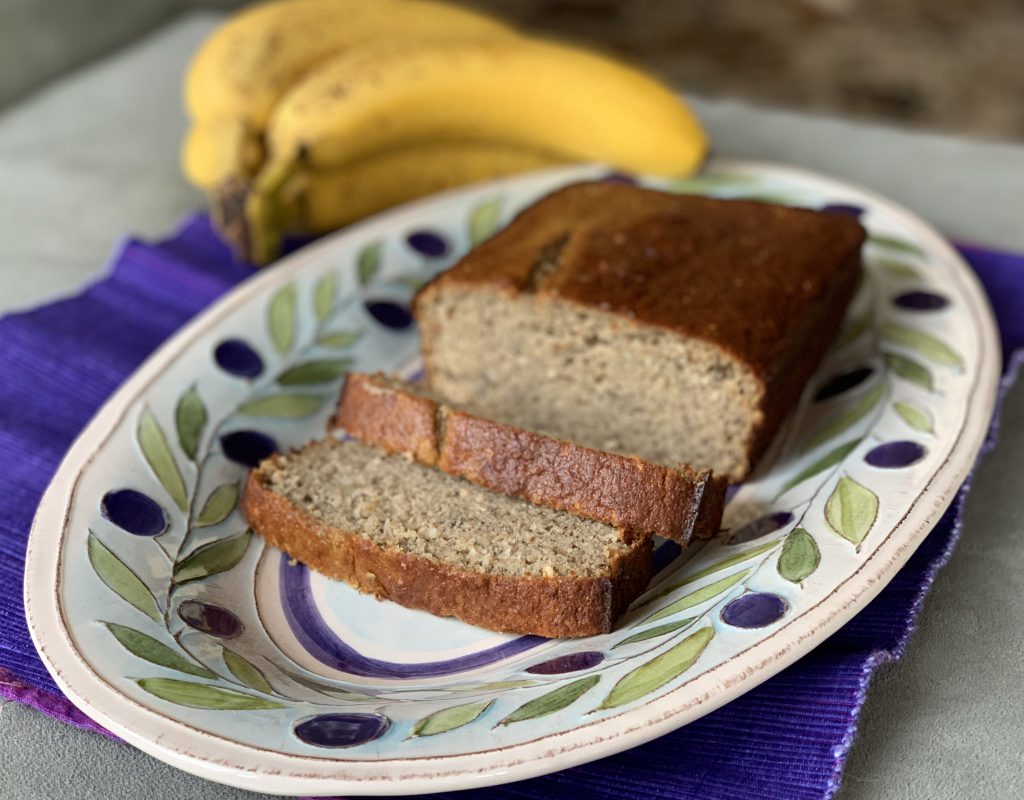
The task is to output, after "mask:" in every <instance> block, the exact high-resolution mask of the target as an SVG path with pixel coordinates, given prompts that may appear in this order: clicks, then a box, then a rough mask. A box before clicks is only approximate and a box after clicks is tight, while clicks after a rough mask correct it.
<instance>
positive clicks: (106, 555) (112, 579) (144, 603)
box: [87, 534, 161, 622]
mask: <svg viewBox="0 0 1024 800" xmlns="http://www.w3.org/2000/svg"><path fill="white" fill-rule="evenodd" d="M87 549H88V552H89V563H90V564H92V568H93V569H94V570H95V571H96V574H97V575H98V576H99V579H100V580H101V581H103V582H104V583H105V584H106V585H107V586H108V587H110V589H111V590H112V591H113V592H115V593H116V594H117V595H119V596H120V597H121V598H122V599H124V600H127V601H128V602H129V603H131V604H132V605H133V606H135V608H137V609H138V610H139V611H141V612H142V613H143V614H145V615H146V616H147V617H149V618H150V619H152V620H156V621H157V622H160V621H161V617H160V608H159V607H158V606H157V604H156V598H155V597H153V593H152V592H151V591H150V590H149V587H147V586H146V584H144V583H143V582H142V581H141V580H140V579H139V576H138V575H136V574H135V573H134V572H132V571H131V569H129V567H128V566H127V565H126V564H125V563H124V562H123V561H121V559H119V558H118V557H117V556H116V555H114V554H113V553H112V552H111V551H110V550H109V549H108V548H107V547H106V546H105V545H104V544H103V542H101V541H100V540H99V539H97V538H96V535H95V534H89V540H88V546H87Z"/></svg>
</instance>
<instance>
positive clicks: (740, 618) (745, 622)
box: [722, 592, 786, 628]
mask: <svg viewBox="0 0 1024 800" xmlns="http://www.w3.org/2000/svg"><path fill="white" fill-rule="evenodd" d="M785 613H786V601H785V600H783V599H782V598H781V597H779V596H778V595H777V594H770V593H769V592H749V593H747V594H744V595H741V596H740V597H737V598H736V599H735V600H730V601H729V602H728V603H726V606H725V608H723V609H722V621H723V622H724V623H725V624H726V625H732V626H733V627H734V628H763V627H765V626H766V625H771V624H772V623H773V622H778V621H779V620H780V619H782V617H783V616H784V615H785Z"/></svg>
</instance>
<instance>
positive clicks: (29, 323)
mask: <svg viewBox="0 0 1024 800" xmlns="http://www.w3.org/2000/svg"><path fill="white" fill-rule="evenodd" d="M961 249H962V251H963V253H964V255H965V256H966V257H967V259H968V260H969V261H970V263H971V264H972V265H973V266H974V269H975V270H976V271H977V273H978V276H979V277H980V278H981V280H982V282H983V283H984V285H985V288H986V290H987V291H988V294H989V297H990V298H991V301H992V305H993V307H994V309H995V312H996V317H997V318H998V321H999V326H1000V332H1001V335H1002V344H1003V354H1004V379H1003V391H1005V390H1006V388H1007V387H1008V386H1009V385H1010V384H1011V383H1012V382H1013V380H1014V378H1015V376H1016V366H1017V359H1016V358H1015V354H1016V351H1017V350H1018V349H1019V348H1021V347H1024V314H1022V313H1021V310H1022V309H1024V257H1021V256H1013V255H1008V254H1001V253H996V252H992V251H988V250H984V249H981V248H977V247H963V248H961ZM250 274H251V273H250V270H249V269H248V268H247V267H245V266H242V265H239V264H236V263H234V262H233V261H232V259H231V257H230V255H229V254H228V252H227V251H226V249H225V248H224V247H223V246H222V245H221V244H220V242H219V241H218V240H217V238H216V237H215V236H214V234H213V232H212V231H211V229H210V225H209V221H208V220H207V219H206V217H203V216H196V217H194V218H191V219H189V220H188V221H187V222H186V223H185V224H184V226H183V227H182V229H181V230H180V231H179V232H178V233H177V234H175V235H174V236H172V237H171V238H169V239H167V240H166V241H161V242H156V243H152V244H149V243H143V242H138V241H128V242H127V243H126V244H125V245H124V246H123V247H122V248H121V250H120V252H118V254H117V256H116V257H115V259H114V263H113V266H112V268H111V270H110V273H109V275H108V276H107V277H105V278H103V279H102V280H100V281H99V282H97V283H96V284H94V285H92V286H90V287H89V288H87V289H86V290H85V291H84V292H82V294H80V295H78V296H77V297H73V298H70V299H68V300H62V301H60V302H56V303H53V304H51V305H48V306H43V307H42V308H38V309H35V310H33V311H28V312H25V313H21V314H14V315H11V316H8V317H5V318H3V319H0V463H2V464H3V465H4V466H3V475H2V478H0V482H2V483H0V697H5V698H9V699H13V700H17V701H20V702H23V703H27V704H30V705H33V706H35V707H37V708H39V709H40V710H42V711H44V712H46V713H48V714H51V715H52V716H55V717H58V718H60V719H63V720H65V721H66V722H69V723H71V724H74V725H78V726H80V727H84V728H89V729H92V730H96V731H99V732H102V733H106V732H105V731H103V729H102V728H101V727H100V726H99V725H97V724H96V723H94V722H92V721H91V720H90V719H89V718H88V717H86V716H85V715H84V714H82V713H81V712H80V711H78V710H77V709H76V708H75V707H74V706H73V705H72V704H71V703H70V702H68V700H67V699H65V698H64V697H63V696H62V695H61V694H60V692H59V691H58V689H57V688H56V686H55V685H54V683H53V681H52V680H51V678H50V676H49V674H48V673H47V672H46V669H45V668H44V667H43V665H42V663H41V662H40V661H39V658H38V657H37V655H36V651H35V649H34V648H33V646H32V642H31V639H30V638H29V635H28V631H27V629H26V627H25V619H24V613H23V609H22V592H21V586H22V570H23V565H24V554H25V544H26V541H27V539H28V531H29V526H30V525H31V522H32V515H33V514H34V513H35V509H36V505H37V504H38V502H39V498H40V496H41V495H42V493H43V490H44V489H45V488H46V486H47V483H48V482H49V480H50V478H51V476H52V475H53V473H54V471H55V470H56V468H57V466H58V464H59V463H60V460H61V458H62V456H63V455H64V453H65V451H66V450H67V448H68V446H69V445H70V444H71V442H72V440H73V439H74V438H75V436H76V435H77V434H78V432H79V431H80V430H81V429H82V427H83V426H84V425H85V424H86V423H87V422H88V421H89V419H90V417H92V415H93V414H94V413H95V412H96V410H97V409H98V408H99V407H100V406H101V405H102V403H103V402H104V401H105V400H106V399H107V397H108V396H109V395H110V394H111V393H112V392H113V391H114V389H116V388H117V386H118V385H119V384H120V383H121V382H122V381H123V380H124V379H125V378H127V377H128V376H129V375H130V374H131V373H132V371H133V370H134V369H135V368H136V367H137V366H138V365H139V364H140V363H142V361H143V360H144V359H145V358H146V356H148V355H149V354H150V352H152V350H153V349H154V348H155V347H156V346H157V345H159V344H160V343H161V342H162V341H163V340H164V339H166V338H167V337H168V336H170V335H171V334H172V333H174V332H175V331H176V330H177V329H178V328H179V327H181V325H183V324H184V323H185V322H187V321H188V320H189V318H191V317H192V316H193V315H194V314H196V313H197V312H199V311H200V310H202V309H203V308H204V307H206V306H207V305H208V304H209V303H210V302H212V301H213V300H214V299H216V298H217V297H218V296H220V295H221V294H223V293H224V292H226V291H228V290H229V289H231V288H232V287H233V286H235V285H236V284H237V283H239V282H240V281H242V280H244V279H245V278H246V277H247V276H249V275H250ZM994 435H995V425H993V430H992V433H990V442H991V440H992V439H993V437H994ZM969 483H970V481H968V484H969ZM966 491H967V486H966V485H965V486H964V488H963V489H962V490H961V491H960V492H959V493H958V495H957V497H956V500H955V501H954V503H953V505H952V506H951V507H950V509H949V510H948V511H947V512H946V514H945V515H944V516H943V518H942V520H941V521H940V522H939V524H938V525H937V526H936V527H935V530H934V531H933V532H932V533H931V534H930V535H929V536H928V538H927V539H926V540H925V542H924V544H923V545H922V546H921V547H920V548H919V549H918V551H917V552H916V553H915V554H914V556H913V557H912V558H911V559H910V561H909V563H908V564H907V565H906V566H905V567H904V568H903V569H902V570H901V571H900V572H899V574H898V575H897V576H896V578H895V579H894V580H893V581H892V583H890V584H889V586H887V587H886V588H885V589H884V590H883V591H882V593H881V594H880V595H879V596H878V598H877V599H876V600H874V602H872V603H871V604H870V605H869V606H868V607H867V608H865V609H864V611H862V612H861V613H860V614H859V615H858V616H857V617H856V618H854V619H853V620H852V621H851V622H850V623H849V624H848V625H846V627H844V628H843V629H842V630H841V631H840V632H839V633H837V634H836V635H835V636H833V637H832V638H831V639H829V640H828V641H827V642H825V643H823V644H822V645H821V646H819V647H818V648H817V649H816V650H815V651H814V652H812V653H811V654H810V655H808V656H806V657H805V658H803V659H802V660H801V661H799V662H798V663H797V664H795V665H793V666H792V667H790V668H789V669H787V670H785V671H784V672H782V673H780V674H779V675H777V676H776V677H774V678H772V679H771V680H769V681H766V682H765V683H764V684H762V685H761V686H760V687H758V688H757V689H754V690H753V691H751V692H749V693H747V694H746V695H744V696H743V697H741V698H739V699H738V700H735V701H734V702H732V703H730V704H729V705H727V706H725V707H723V708H721V709H719V710H718V711H715V712H714V713H712V714H709V715H708V716H706V717H704V718H703V719H701V720H698V721H697V722H694V723H692V724H691V725H688V726H687V727H685V728H682V729H680V730H678V731H676V732H674V733H671V734H669V735H667V736H663V737H662V738H660V739H657V740H655V741H653V742H650V743H648V744H646V745H643V746H642V747H638V748H635V749H633V750H630V751H628V752H625V753H621V754H619V755H617V756H612V757H609V758H606V759H603V760H601V761H597V762H594V763H592V764H587V765H584V766H581V767H576V768H574V769H570V770H566V771H564V772H560V773H556V774H553V775H548V776H545V777H541V778H534V779H532V780H528V781H523V782H521V783H517V784H510V785H507V786H499V787H494V788H491V789H479V790H473V791H467V792H459V793H457V796H458V797H459V798H460V799H465V800H472V799H473V798H492V799H494V800H496V799H497V798H562V797H575V796H579V795H586V796H590V797H597V798H652V797H653V798H673V800H675V799H677V798H751V799H752V800H754V799H755V798H756V800H763V798H775V797H779V798H824V797H830V796H831V795H832V794H833V793H834V792H835V790H836V789H837V788H838V785H839V780H840V777H841V775H842V769H843V764H844V762H845V760H846V756H847V753H848V752H849V749H850V745H851V743H852V741H853V737H854V734H855V731H856V728H857V719H858V714H859V712H860V708H861V705H862V703H863V702H864V697H865V694H866V692H867V689H868V685H869V683H870V681H871V676H872V674H873V673H874V671H875V669H876V668H877V667H878V665H879V664H882V663H884V662H886V661H892V660H894V659H897V658H899V657H900V656H901V655H902V653H903V650H904V648H905V647H906V643H907V639H908V637H909V636H910V633H911V632H912V630H913V627H914V619H915V617H916V615H917V612H918V610H919V609H920V607H921V605H922V603H923V601H924V597H925V595H926V594H927V592H928V589H929V588H930V587H931V585H932V581H933V580H934V578H935V573H936V572H937V570H938V569H939V568H940V567H941V566H942V565H943V564H944V563H945V562H946V560H947V559H948V558H949V555H950V553H951V552H952V549H953V547H954V546H955V544H956V541H957V538H958V536H959V535H960V509H961V506H962V504H963V500H964V496H965V494H966ZM106 735H108V736H109V735H110V734H106ZM449 796H450V797H453V798H454V797H455V796H456V794H455V793H449V794H442V795H434V797H449Z"/></svg>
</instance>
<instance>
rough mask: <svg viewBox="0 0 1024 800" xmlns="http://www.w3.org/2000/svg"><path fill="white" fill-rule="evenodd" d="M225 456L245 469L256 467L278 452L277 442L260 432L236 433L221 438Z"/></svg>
mask: <svg viewBox="0 0 1024 800" xmlns="http://www.w3.org/2000/svg"><path fill="white" fill-rule="evenodd" d="M220 446H221V449H222V450H223V451H224V455H225V456H227V457H228V458H229V459H231V460H232V461H234V462H235V463H236V464H241V465H242V466H244V467H255V466H258V465H259V463H260V462H261V461H262V460H263V459H265V458H269V457H270V456H272V455H273V454H274V453H276V452H277V450H278V448H277V442H275V441H274V440H273V439H271V438H270V437H269V436H267V434H265V433H260V432H259V431H235V432H234V433H228V434H225V435H224V436H221V437H220Z"/></svg>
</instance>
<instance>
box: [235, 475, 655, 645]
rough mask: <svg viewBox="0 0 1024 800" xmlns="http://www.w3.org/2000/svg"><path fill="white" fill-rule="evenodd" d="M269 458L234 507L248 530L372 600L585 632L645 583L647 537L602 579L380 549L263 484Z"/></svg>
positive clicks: (554, 633)
mask: <svg viewBox="0 0 1024 800" xmlns="http://www.w3.org/2000/svg"><path fill="white" fill-rule="evenodd" d="M276 458H277V457H271V459H269V460H268V461H265V462H264V463H263V464H262V465H261V466H260V467H258V468H257V469H254V470H253V471H252V472H251V473H250V474H249V479H248V480H247V481H246V485H245V491H244V493H243V495H242V504H241V506H242V511H243V513H244V514H245V516H246V519H247V520H248V521H249V524H250V525H251V526H252V528H253V530H254V531H256V532H257V533H258V534H259V535H260V536H262V537H263V538H264V539H265V540H266V541H267V542H268V543H269V544H271V545H273V546H274V547H277V548H280V549H281V550H283V551H284V552H286V553H287V554H288V555H290V556H292V557H293V558H296V559H298V560H299V561H301V562H302V563H304V564H306V565H307V566H309V567H310V568H311V569H314V570H316V571H317V572H321V573H323V574H324V575H327V576H329V577H331V578H336V579H338V580H342V581H345V582H346V583H348V584H350V585H351V586H353V587H354V588H356V589H358V590H359V591H361V592H367V593H369V594H373V595H375V596H376V597H378V598H380V599H386V600H393V601H394V602H396V603H399V604H400V605H403V606H406V607H408V608H419V609H423V610H424V611H429V612H430V613H432V614H437V615H438V616H451V617H456V618H458V619H461V620H462V621H464V622H468V623H470V624H472V625H480V626H482V627H485V628H490V629H492V630H498V631H505V632H509V633H525V634H537V635H540V636H549V637H572V636H592V635H595V634H600V633H608V632H610V631H611V630H612V628H613V625H614V623H615V620H616V619H617V618H618V617H619V616H620V615H621V614H622V613H623V612H624V611H625V610H626V608H627V607H628V606H629V604H630V603H631V602H632V601H633V600H634V599H635V598H636V597H637V596H638V595H639V594H640V593H641V592H642V591H643V590H644V589H645V588H646V587H647V583H648V582H649V581H650V577H651V540H650V538H649V537H647V538H644V539H642V540H640V541H637V542H636V543H635V544H634V545H633V547H631V548H630V549H629V550H628V551H627V552H626V553H625V554H624V555H623V556H621V557H619V558H617V559H615V561H614V563H613V564H612V565H611V566H612V571H611V575H610V577H604V578H579V577H542V576H509V575H496V574H488V573H479V572H471V571H468V570H464V569H460V568H458V567H454V566H451V565H447V564H443V563H440V562H437V561H433V560H432V559H428V558H425V557H423V556H415V555H410V554H408V553H403V552H401V551H398V550H386V549H384V548H382V547H380V546H378V545H376V544H374V543H373V542H372V541H370V540H369V539H367V538H366V537H364V536H361V535H359V534H358V533H353V532H351V531H344V530H340V529H338V528H333V527H331V526H329V525H327V524H326V523H324V522H323V521H321V520H320V519H318V518H317V517H315V516H313V515H312V514H309V513H307V512H306V511H303V510H302V509H301V508H299V507H297V506H296V505H294V504H293V503H292V502H290V501H289V500H287V499H286V498H284V497H283V496H281V495H279V494H277V493H275V492H274V491H272V490H271V489H269V488H268V487H267V486H266V484H265V483H264V482H263V480H262V474H261V473H262V471H263V470H265V469H267V468H273V467H274V465H275V464H276Z"/></svg>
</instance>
